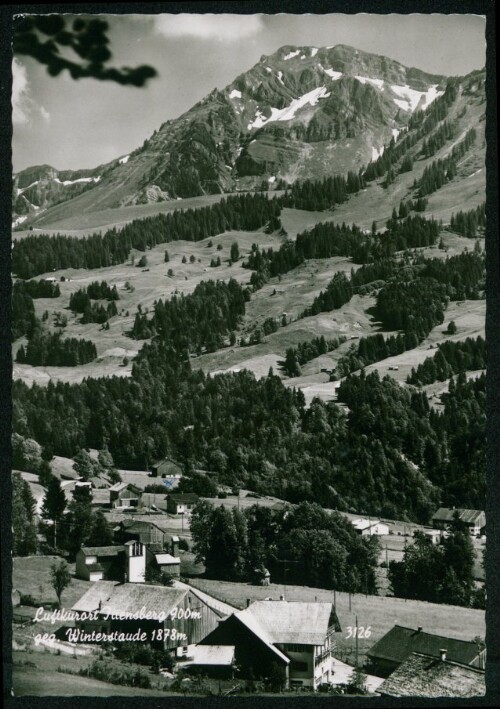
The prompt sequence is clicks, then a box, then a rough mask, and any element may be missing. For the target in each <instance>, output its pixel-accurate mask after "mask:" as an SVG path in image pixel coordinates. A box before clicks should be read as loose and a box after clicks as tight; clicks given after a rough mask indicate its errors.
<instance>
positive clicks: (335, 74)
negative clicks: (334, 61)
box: [318, 64, 342, 81]
mask: <svg viewBox="0 0 500 709" xmlns="http://www.w3.org/2000/svg"><path fill="white" fill-rule="evenodd" d="M318 66H319V68H320V69H323V71H324V72H325V74H328V76H329V77H330V78H331V79H333V81H338V80H339V79H340V77H341V76H342V72H341V71H334V70H333V69H325V67H324V66H322V65H321V64H318Z"/></svg>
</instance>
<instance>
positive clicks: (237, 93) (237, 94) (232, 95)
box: [229, 89, 241, 98]
mask: <svg viewBox="0 0 500 709" xmlns="http://www.w3.org/2000/svg"><path fill="white" fill-rule="evenodd" d="M229 98H241V91H238V89H233V90H232V91H231V93H230V94H229Z"/></svg>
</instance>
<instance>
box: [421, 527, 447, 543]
mask: <svg viewBox="0 0 500 709" xmlns="http://www.w3.org/2000/svg"><path fill="white" fill-rule="evenodd" d="M415 533H420V534H423V535H424V536H425V537H427V538H428V539H430V541H431V542H432V543H433V544H439V542H440V541H441V540H442V539H443V537H445V536H447V532H444V531H443V530H441V529H431V528H430V527H422V528H421V529H418V530H415V532H414V533H413V534H414V535H415Z"/></svg>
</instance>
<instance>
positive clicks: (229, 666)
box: [58, 545, 486, 697]
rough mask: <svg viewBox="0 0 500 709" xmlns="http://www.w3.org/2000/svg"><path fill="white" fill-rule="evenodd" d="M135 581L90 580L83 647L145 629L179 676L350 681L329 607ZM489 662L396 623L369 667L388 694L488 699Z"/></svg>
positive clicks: (83, 602) (82, 608)
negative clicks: (237, 602)
mask: <svg viewBox="0 0 500 709" xmlns="http://www.w3.org/2000/svg"><path fill="white" fill-rule="evenodd" d="M128 548H129V549H130V545H129V547H128ZM133 578H134V576H133V569H132V568H131V573H130V575H129V580H128V581H126V582H125V583H119V582H117V581H99V582H97V583H94V584H93V585H92V586H91V587H90V588H89V589H88V590H87V592H86V593H85V594H84V595H83V596H82V597H81V598H80V599H79V601H77V603H75V605H74V606H73V608H72V610H73V611H74V612H76V613H77V614H81V617H82V619H81V620H78V619H77V620H76V621H75V625H76V630H77V631H80V633H81V637H82V638H83V640H82V642H85V638H88V637H90V634H91V633H92V632H100V633H112V632H129V633H133V632H139V631H141V632H143V633H144V632H145V633H147V637H148V641H150V642H151V644H152V645H153V646H156V647H161V648H163V649H164V650H167V651H170V652H171V653H172V656H173V659H174V662H175V668H176V671H177V670H178V669H184V670H186V671H187V672H190V671H195V672H198V673H202V674H204V675H206V676H209V677H213V678H231V677H234V675H235V673H236V672H237V674H238V678H242V679H244V678H247V679H254V680H259V679H266V678H269V676H270V674H271V673H272V672H274V673H276V672H277V671H280V672H281V674H282V677H283V681H284V686H285V687H287V688H296V689H300V688H308V689H311V690H317V689H319V688H320V687H321V686H326V685H334V684H339V683H341V679H342V681H345V678H346V674H345V670H346V669H349V668H348V667H347V666H346V665H345V663H342V662H340V661H339V660H338V659H337V658H336V654H337V646H338V640H339V638H340V637H341V635H340V634H341V633H342V628H341V625H340V622H339V618H338V616H337V612H336V608H335V605H334V604H333V603H329V602H317V601H314V602H302V601H287V600H285V599H284V597H283V596H281V597H280V598H279V599H272V598H267V599H265V600H258V601H253V602H251V601H250V599H249V600H248V601H247V607H246V608H244V609H238V608H236V607H234V606H232V605H230V604H228V603H225V602H222V601H220V600H218V599H216V598H214V597H213V596H211V595H209V594H207V593H205V592H203V591H200V590H199V589H197V588H194V587H193V586H190V585H188V584H187V583H183V582H181V581H179V580H174V581H173V582H172V583H171V585H169V586H159V585H151V584H145V583H141V582H134V581H133ZM58 632H61V633H63V634H64V632H66V633H67V634H68V630H67V629H66V631H65V629H64V628H63V629H61V630H60V631H58ZM68 636H69V637H70V638H71V637H74V632H73V635H72V634H71V632H70V633H69V635H68ZM61 639H63V638H62V636H61ZM485 661H486V650H485V647H484V645H483V644H481V643H478V642H476V641H465V640H460V639H455V638H449V637H444V636H442V635H437V634H434V633H429V632H425V631H424V630H423V629H422V628H421V627H418V628H416V629H415V628H407V627H404V626H401V625H395V626H394V627H393V628H391V630H389V632H387V633H386V634H385V635H384V636H383V637H382V638H380V639H379V640H378V642H376V643H375V644H374V645H373V646H372V648H371V649H370V650H369V651H368V653H367V665H366V668H365V670H364V671H365V672H368V673H369V675H368V679H369V682H368V685H369V686H370V688H371V689H372V692H373V693H377V694H379V695H382V696H426V697H433V696H456V697H471V696H481V695H483V694H484V691H485V684H484V668H485ZM351 669H352V668H351ZM339 673H340V674H342V673H343V674H342V678H340V677H339Z"/></svg>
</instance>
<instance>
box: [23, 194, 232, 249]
mask: <svg viewBox="0 0 500 709" xmlns="http://www.w3.org/2000/svg"><path fill="white" fill-rule="evenodd" d="M228 196H229V195H227V194H213V195H202V196H200V197H187V198H185V199H179V200H171V201H169V202H154V203H152V204H136V205H133V206H129V207H116V208H115V209H103V210H96V211H91V212H87V213H83V212H82V213H79V214H75V215H72V216H70V217H68V216H67V209H66V210H65V209H64V204H61V205H56V206H54V207H52V208H51V209H50V210H47V212H45V213H43V214H40V216H39V217H37V218H35V219H34V220H33V231H30V230H21V231H16V232H14V234H13V238H15V239H19V238H21V239H22V238H23V237H24V236H28V235H30V234H36V233H38V234H41V233H43V234H57V233H64V234H68V236H75V237H82V236H87V235H88V234H94V233H95V232H104V231H106V230H107V229H112V228H113V227H116V228H117V229H119V228H121V227H123V226H124V225H125V224H128V223H129V222H131V221H133V220H134V219H145V218H146V217H153V216H155V215H156V214H166V213H168V212H173V211H174V210H181V209H200V208H201V207H207V206H210V205H211V204H215V203H216V202H220V201H221V199H223V198H225V197H228ZM65 211H66V214H65Z"/></svg>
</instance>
